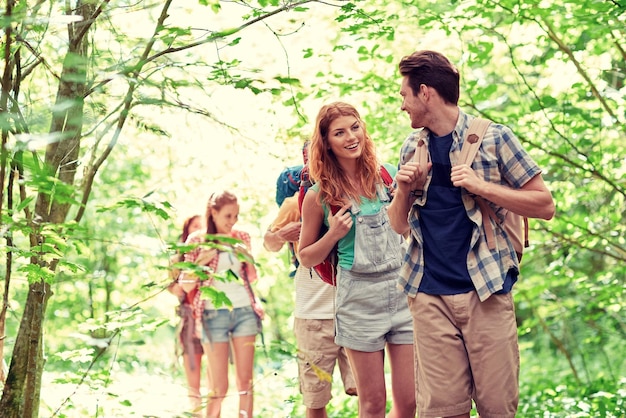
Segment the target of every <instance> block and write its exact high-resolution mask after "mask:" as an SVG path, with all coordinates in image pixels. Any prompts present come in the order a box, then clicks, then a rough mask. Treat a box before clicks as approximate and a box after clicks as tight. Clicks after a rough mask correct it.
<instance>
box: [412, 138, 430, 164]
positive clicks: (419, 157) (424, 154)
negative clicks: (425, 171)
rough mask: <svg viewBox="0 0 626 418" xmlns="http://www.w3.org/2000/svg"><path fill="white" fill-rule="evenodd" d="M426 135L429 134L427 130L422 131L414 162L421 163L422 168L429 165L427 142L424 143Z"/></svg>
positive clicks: (416, 146) (416, 145)
mask: <svg viewBox="0 0 626 418" xmlns="http://www.w3.org/2000/svg"><path fill="white" fill-rule="evenodd" d="M426 135H428V133H427V132H426V130H425V129H422V131H421V132H420V133H419V137H418V139H417V144H415V154H413V161H415V162H417V163H419V165H420V167H426V164H428V146H427V145H426V141H424V137H426Z"/></svg>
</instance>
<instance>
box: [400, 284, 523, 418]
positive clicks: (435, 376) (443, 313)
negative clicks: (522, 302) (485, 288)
mask: <svg viewBox="0 0 626 418" xmlns="http://www.w3.org/2000/svg"><path fill="white" fill-rule="evenodd" d="M408 301H409V309H410V310H411V314H412V316H413V324H414V336H415V360H416V361H415V364H416V368H415V376H416V388H417V407H418V412H419V416H420V418H429V417H440V416H452V415H460V414H465V413H468V412H469V411H470V410H471V408H472V400H474V402H475V403H476V408H477V410H478V413H479V414H480V417H481V418H489V417H499V418H505V417H511V418H513V417H515V413H516V411H517V404H518V400H519V383H518V379H519V347H518V344H517V325H516V322H515V308H514V305H513V297H512V295H511V293H507V294H502V295H492V296H490V297H489V298H488V299H487V300H486V301H484V302H480V300H479V299H478V296H477V294H476V292H468V293H464V294H460V295H450V296H432V295H427V294H425V293H418V294H417V296H416V297H415V298H411V297H409V298H408Z"/></svg>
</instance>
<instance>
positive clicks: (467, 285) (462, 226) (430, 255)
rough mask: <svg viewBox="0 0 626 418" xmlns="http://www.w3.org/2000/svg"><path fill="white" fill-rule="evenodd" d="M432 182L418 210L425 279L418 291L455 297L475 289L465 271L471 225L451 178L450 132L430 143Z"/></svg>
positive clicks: (459, 191) (432, 138) (459, 194)
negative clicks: (423, 203) (422, 239)
mask: <svg viewBox="0 0 626 418" xmlns="http://www.w3.org/2000/svg"><path fill="white" fill-rule="evenodd" d="M428 146H429V151H430V159H431V161H432V163H433V166H432V180H431V183H430V186H429V189H428V199H426V205H425V206H424V207H423V208H421V209H420V214H419V216H420V226H421V228H422V234H423V237H424V241H423V242H424V278H423V279H422V281H421V283H420V285H419V291H420V292H424V293H427V294H430V295H456V294H460V293H467V292H470V291H472V290H474V284H473V283H472V281H471V279H470V276H469V273H468V271H467V253H468V251H469V249H470V241H471V237H472V230H473V227H474V224H473V223H472V221H471V220H470V219H469V218H468V216H467V212H466V211H465V207H464V206H463V201H462V199H461V188H460V187H454V186H453V185H452V180H451V179H450V172H451V170H452V165H451V163H450V148H451V146H452V132H451V133H449V134H448V135H445V136H442V137H435V136H432V134H431V140H430V141H429V145H428Z"/></svg>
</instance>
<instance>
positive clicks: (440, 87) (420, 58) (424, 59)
mask: <svg viewBox="0 0 626 418" xmlns="http://www.w3.org/2000/svg"><path fill="white" fill-rule="evenodd" d="M399 68H400V74H402V75H403V76H408V77H409V86H410V87H411V90H413V94H414V95H417V94H418V93H419V90H420V86H421V85H422V84H425V85H426V86H429V87H432V88H434V89H435V90H436V91H437V93H439V96H441V98H442V99H443V100H444V101H445V102H446V103H449V104H454V105H456V104H458V103H459V80H460V76H459V71H458V70H457V69H456V67H455V66H454V65H452V63H451V62H450V61H449V60H448V58H446V57H445V56H444V55H442V54H440V53H439V52H435V51H415V52H414V53H412V54H411V55H408V56H406V57H403V58H402V59H401V60H400V64H399Z"/></svg>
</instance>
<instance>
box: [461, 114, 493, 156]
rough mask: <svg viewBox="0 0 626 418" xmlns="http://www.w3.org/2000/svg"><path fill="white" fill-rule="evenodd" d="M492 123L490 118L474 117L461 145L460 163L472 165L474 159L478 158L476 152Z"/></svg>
mask: <svg viewBox="0 0 626 418" xmlns="http://www.w3.org/2000/svg"><path fill="white" fill-rule="evenodd" d="M489 125H491V121H490V120H489V119H483V118H474V119H472V121H471V122H470V125H469V127H468V128H467V132H466V133H465V139H464V141H463V145H462V146H461V156H460V157H459V164H467V165H472V161H474V158H476V153H477V152H478V148H480V144H481V143H482V142H483V137H484V136H485V133H486V132H487V129H488V128H489Z"/></svg>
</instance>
